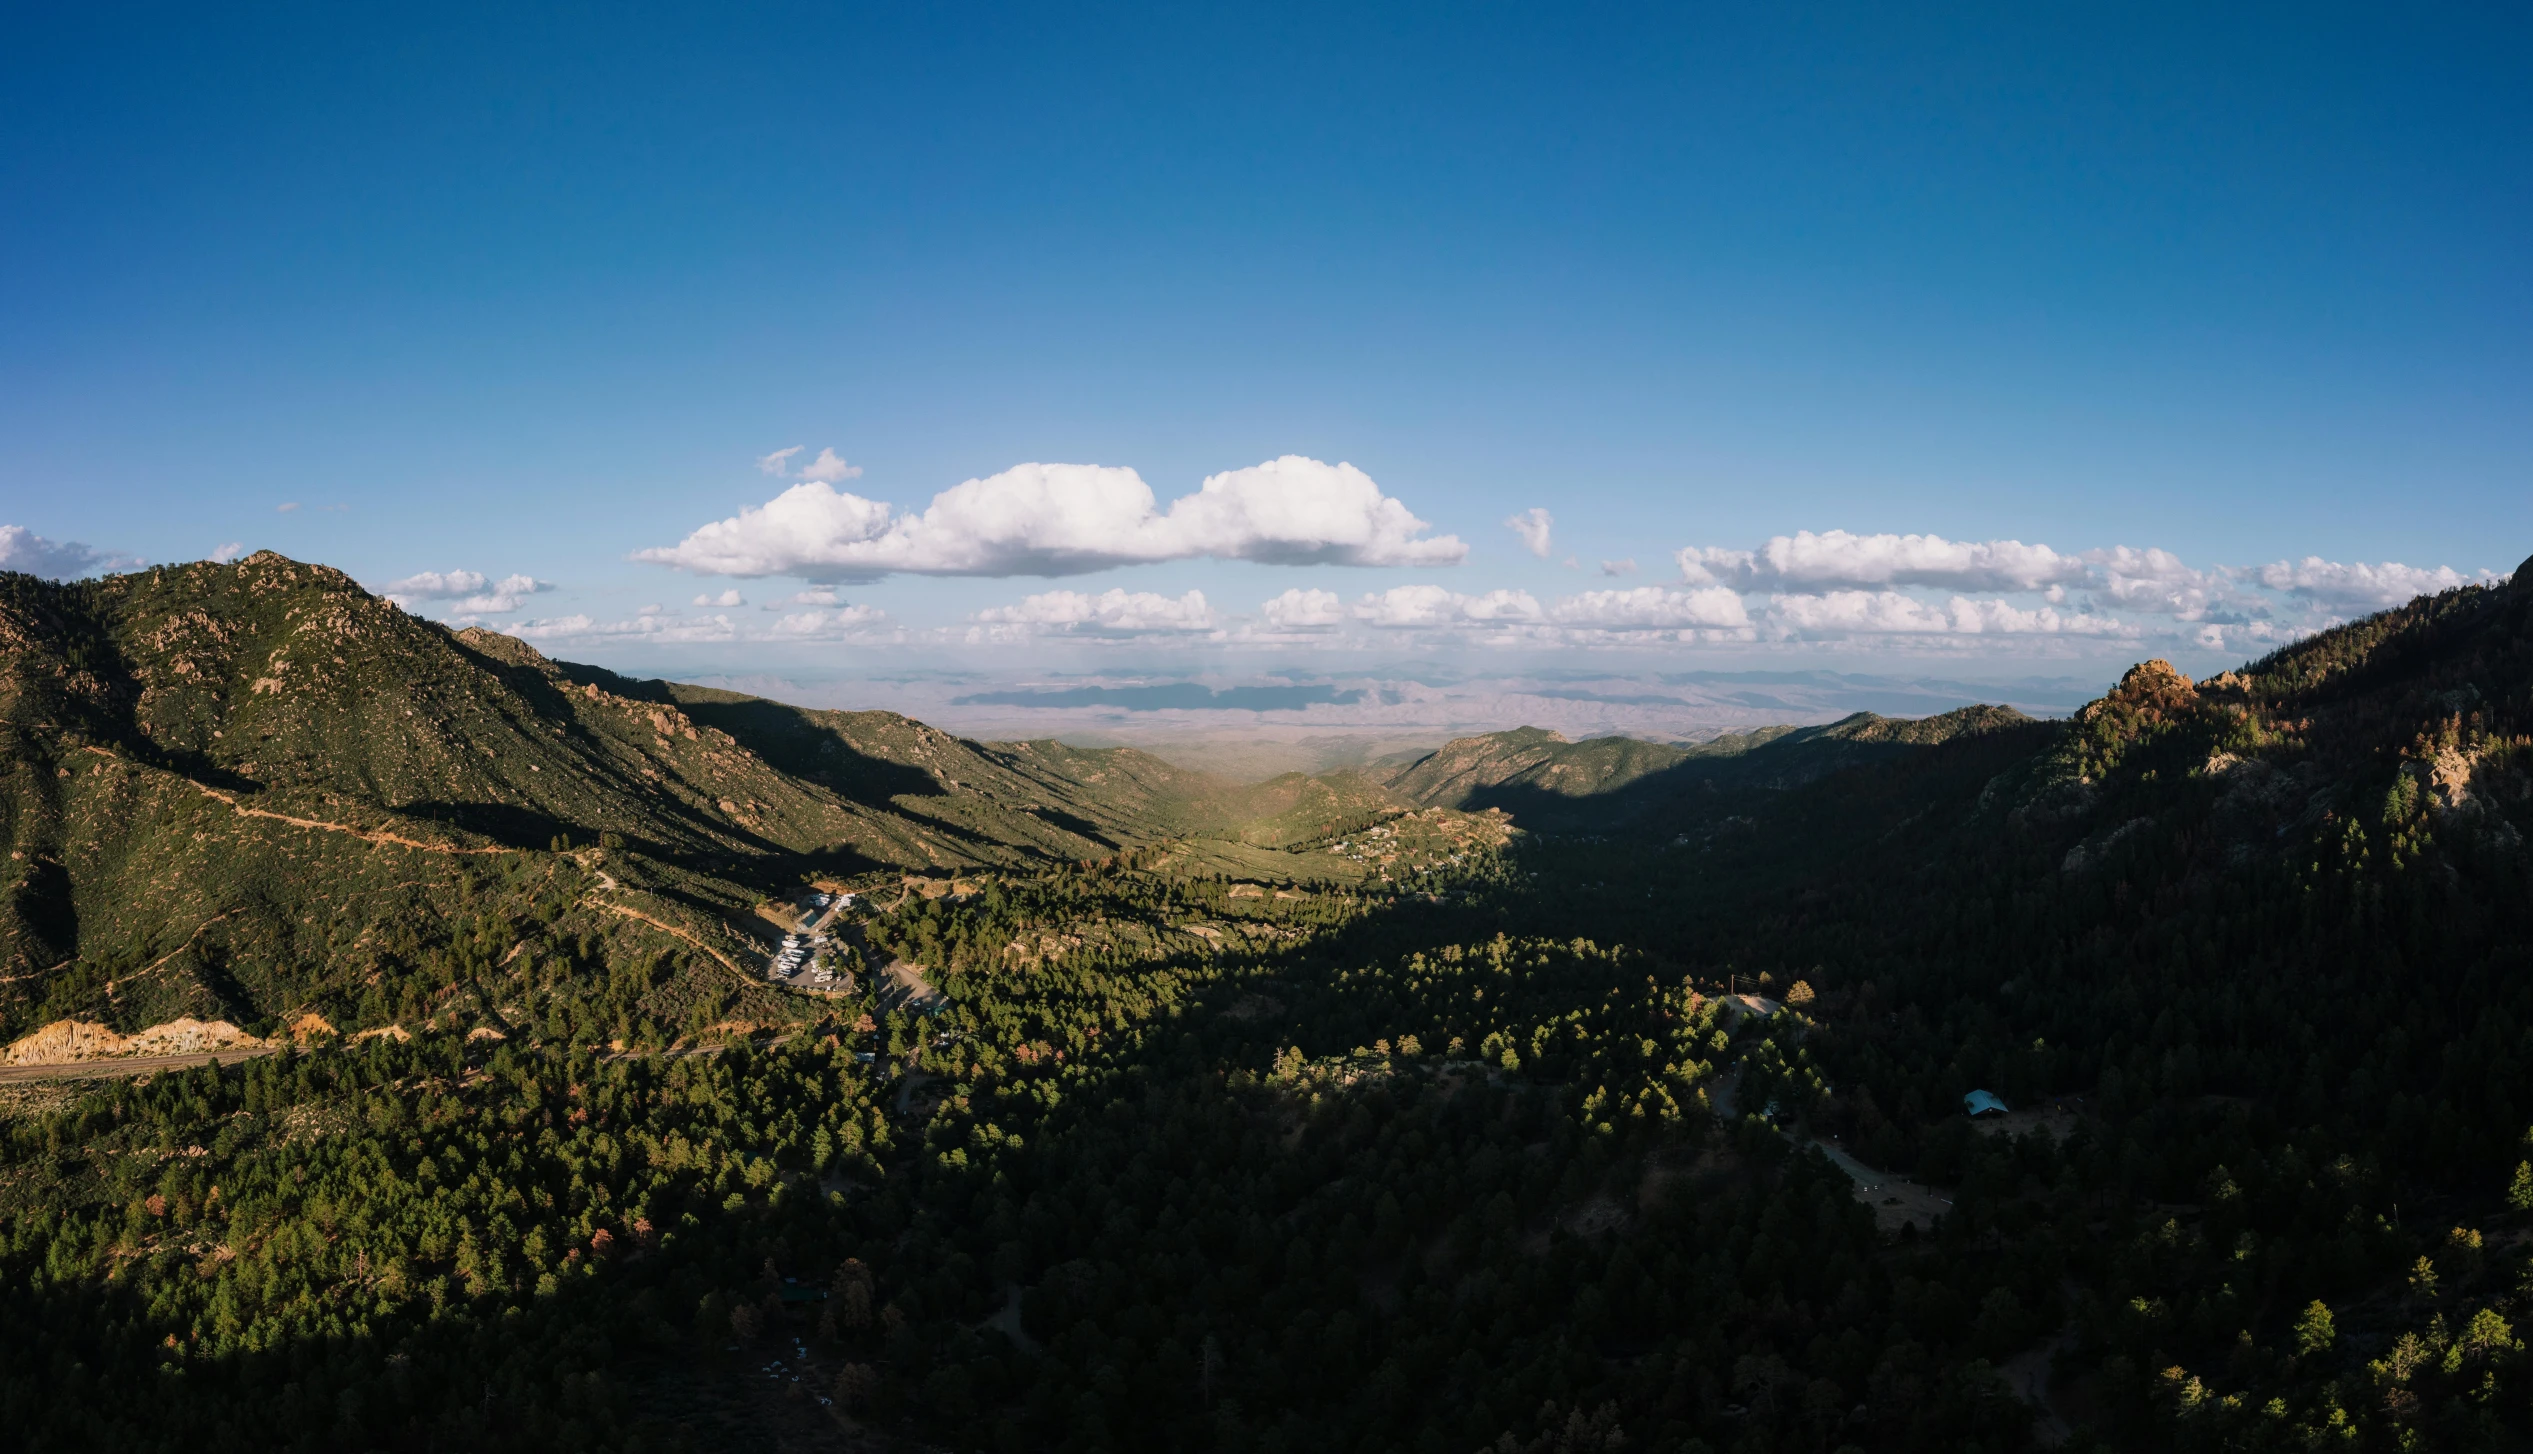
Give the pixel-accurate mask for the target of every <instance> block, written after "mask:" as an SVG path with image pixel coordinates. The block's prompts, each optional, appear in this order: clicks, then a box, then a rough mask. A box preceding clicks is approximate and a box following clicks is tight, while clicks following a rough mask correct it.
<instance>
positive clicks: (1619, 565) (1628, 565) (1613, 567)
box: [1601, 555, 1636, 576]
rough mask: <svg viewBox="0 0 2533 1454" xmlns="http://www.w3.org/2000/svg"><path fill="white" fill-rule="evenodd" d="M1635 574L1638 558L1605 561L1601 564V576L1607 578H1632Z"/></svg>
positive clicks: (1630, 557)
mask: <svg viewBox="0 0 2533 1454" xmlns="http://www.w3.org/2000/svg"><path fill="white" fill-rule="evenodd" d="M1635 573H1636V558H1635V557H1634V556H1632V555H1631V556H1629V557H1628V558H1627V559H1625V560H1605V561H1602V562H1601V574H1603V575H1605V576H1632V575H1634V574H1635Z"/></svg>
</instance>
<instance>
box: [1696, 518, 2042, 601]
mask: <svg viewBox="0 0 2533 1454" xmlns="http://www.w3.org/2000/svg"><path fill="white" fill-rule="evenodd" d="M1678 559H1679V562H1680V575H1681V578H1682V579H1684V580H1686V581H1688V582H1689V583H1690V584H1692V585H1701V586H1703V585H1731V586H1739V587H1741V588H1743V589H1745V590H1748V589H1768V588H1775V587H1794V588H1802V587H1813V588H1818V587H1822V586H1936V587H1941V588H1946V589H1950V590H1956V591H2032V590H2038V589H2040V588H2041V587H2043V586H2046V585H2049V584H2050V583H2052V582H2055V581H2074V580H2081V579H2083V578H2084V576H2085V565H2084V562H2083V561H2081V560H2079V559H2077V558H2076V557H2074V556H2067V555H2061V554H2059V553H2058V552H2057V551H2054V550H2052V549H2050V548H2049V547H2048V546H2046V545H2025V544H2024V543H2023V542H2022V541H2019V540H1977V541H1964V540H1946V539H1945V538H1944V537H1942V536H1940V535H1854V534H1850V533H1849V532H1847V531H1844V530H1828V531H1823V532H1821V533H1820V534H1817V535H1815V534H1813V533H1812V532H1811V531H1809V530H1798V531H1796V532H1795V533H1794V534H1792V535H1779V536H1774V537H1772V538H1771V539H1770V540H1769V541H1768V542H1767V543H1766V544H1764V545H1762V546H1760V547H1759V548H1758V549H1757V550H1726V549H1720V548H1716V547H1703V548H1701V547H1698V546H1690V547H1688V548H1686V549H1684V550H1682V551H1680V552H1679V555H1678Z"/></svg>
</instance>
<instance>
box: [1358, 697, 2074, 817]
mask: <svg viewBox="0 0 2533 1454" xmlns="http://www.w3.org/2000/svg"><path fill="white" fill-rule="evenodd" d="M2030 721H2031V719H2030V718H2028V717H2025V716H2024V715H2023V714H2022V713H2020V712H2017V711H2015V710H2014V709H2013V708H2011V707H1991V706H1979V707H1963V708H1960V709H1959V710H1957V711H1952V712H1946V713H1943V714H1941V715H1940V716H1934V717H1925V718H1916V719H1908V718H1894V717H1879V716H1876V715H1874V714H1873V713H1871V712H1858V713H1856V714H1855V715H1853V716H1851V717H1847V718H1844V719H1842V720H1840V721H1838V722H1834V723H1831V724H1830V725H1828V726H1825V727H1770V728H1761V729H1759V730H1758V731H1755V732H1749V733H1737V734H1733V735H1730V736H1725V737H1718V738H1716V739H1714V740H1713V741H1710V742H1704V743H1699V744H1697V745H1695V746H1677V745H1673V744H1668V743H1657V742H1639V741H1636V740H1634V739H1633V738H1626V737H1594V738H1589V739H1587V740H1585V741H1582V742H1568V741H1567V740H1566V739H1565V738H1564V737H1562V736H1560V735H1559V734H1557V733H1555V732H1551V731H1547V730H1545V729H1543V728H1538V727H1522V728H1517V729H1515V730H1513V731H1510V732H1494V733H1489V734H1487V735H1485V736H1482V737H1462V738H1458V739H1455V740H1454V741H1452V742H1449V743H1446V744H1445V745H1444V746H1443V747H1441V748H1440V749H1439V750H1437V751H1435V752H1432V753H1429V754H1427V755H1426V756H1424V757H1421V758H1417V759H1415V760H1414V761H1412V762H1409V763H1407V764H1405V765H1404V766H1401V767H1394V768H1392V769H1391V770H1390V771H1389V772H1388V774H1387V776H1386V777H1384V778H1383V779H1381V781H1382V782H1383V783H1384V785H1385V786H1387V787H1388V789H1389V790H1390V791H1391V792H1393V793H1396V794H1398V795H1399V796H1400V797H1401V798H1403V799H1405V800H1406V801H1408V802H1411V803H1415V804H1418V805H1420V806H1443V807H1452V808H1459V809H1463V810H1466V811H1477V810H1481V809H1487V808H1500V809H1502V810H1504V811H1505V812H1507V813H1510V814H1511V815H1512V816H1513V819H1514V821H1515V822H1517V823H1519V824H1521V825H1522V826H1523V827H1525V828H1530V829H1534V830H1544V831H1552V832H1577V831H1602V830H1607V829H1612V828H1619V827H1625V826H1657V827H1658V826H1662V825H1664V824H1667V823H1671V822H1672V820H1673V819H1675V818H1679V817H1683V816H1696V815H1697V814H1698V813H1700V812H1701V811H1703V810H1704V808H1706V807H1708V806H1711V804H1708V803H1704V802H1702V801H1701V799H1702V798H1705V797H1709V796H1711V795H1712V794H1713V793H1715V792H1717V791H1718V790H1722V789H1758V790H1783V789H1786V788H1791V787H1797V786H1800V785H1801V784H1804V783H1807V782H1811V781H1813V780H1814V779H1816V778H1820V777H1823V776H1826V775H1828V774H1830V773H1834V772H1838V771H1840V770H1841V769H1844V768H1849V767H1854V766H1858V765H1860V764H1864V763H1869V762H1875V761H1880V760H1883V759H1887V758H1891V757H1895V756H1900V755H1905V754H1907V753H1908V752H1910V751H1911V750H1913V749H1919V748H1925V747H1932V746H1934V745H1936V744H1938V743H1942V742H1947V741H1950V740H1952V739H1953V738H1955V737H1959V736H1963V735H1966V734H1977V733H1985V732H1994V731H1999V730H2002V729H2006V728H2011V727H2017V726H2021V725H2025V724H2028V723H2030Z"/></svg>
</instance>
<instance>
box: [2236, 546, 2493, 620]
mask: <svg viewBox="0 0 2533 1454" xmlns="http://www.w3.org/2000/svg"><path fill="white" fill-rule="evenodd" d="M2257 575H2258V576H2259V579H2260V583H2261V584H2262V585H2264V586H2267V587H2268V588H2269V589H2271V590H2273V591H2284V592H2286V593H2287V594H2288V595H2291V596H2301V597H2303V598H2304V599H2306V600H2309V601H2313V602H2316V603H2318V604H2320V605H2324V606H2330V607H2335V608H2338V609H2340V610H2366V611H2373V610H2380V609H2382V608H2383V607H2386V606H2398V605H2400V604H2401V603H2403V602H2405V601H2407V600H2409V599H2410V598H2412V597H2413V596H2427V595H2434V594H2435V593H2437V592H2439V591H2450V590H2452V589H2454V588H2455V587H2456V586H2468V585H2487V584H2489V583H2491V582H2493V581H2495V580H2497V579H2498V576H2497V575H2496V574H2495V573H2494V572H2491V571H2486V570H2483V571H2479V572H2476V573H2474V574H2471V575H2465V574H2463V573H2462V572H2461V571H2458V570H2455V569H2454V568H2453V567H2451V566H2442V565H2441V566H2438V567H2436V568H2435V569H2433V570H2430V569H2427V568H2425V567H2421V566H2409V565H2403V564H2401V563H2400V562H2399V561H2385V562H2384V563H2382V564H2381V565H2368V564H2366V563H2365V562H2363V561H2357V562H2352V563H2350V564H2346V565H2343V564H2341V563H2340V562H2338V561H2335V560H2324V559H2323V558H2322V557H2320V556H2318V555H2308V556H2306V557H2305V558H2304V559H2303V560H2301V561H2297V562H2295V563H2293V564H2290V563H2288V562H2286V561H2283V560H2282V561H2278V562H2276V563H2274V564H2271V565H2265V566H2262V567H2260V569H2259V571H2258V572H2257Z"/></svg>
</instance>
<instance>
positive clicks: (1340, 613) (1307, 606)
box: [1258, 586, 1346, 631]
mask: <svg viewBox="0 0 2533 1454" xmlns="http://www.w3.org/2000/svg"><path fill="white" fill-rule="evenodd" d="M1258 614H1259V615H1261V616H1264V617H1265V618H1266V623H1267V624H1268V625H1269V626H1272V627H1275V628H1276V629H1278V630H1281V631H1325V630H1329V629H1330V628H1332V627H1337V626H1342V625H1344V624H1345V621H1346V605H1345V601H1344V599H1343V598H1341V597H1340V596H1338V594H1337V593H1336V592H1335V591H1306V590H1304V589H1302V588H1301V587H1300V586H1295V587H1293V588H1291V589H1290V590H1287V591H1285V592H1284V593H1283V594H1282V595H1280V596H1276V597H1273V598H1271V599H1269V600H1268V601H1266V602H1264V603H1263V604H1261V605H1260V606H1259V607H1258Z"/></svg>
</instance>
